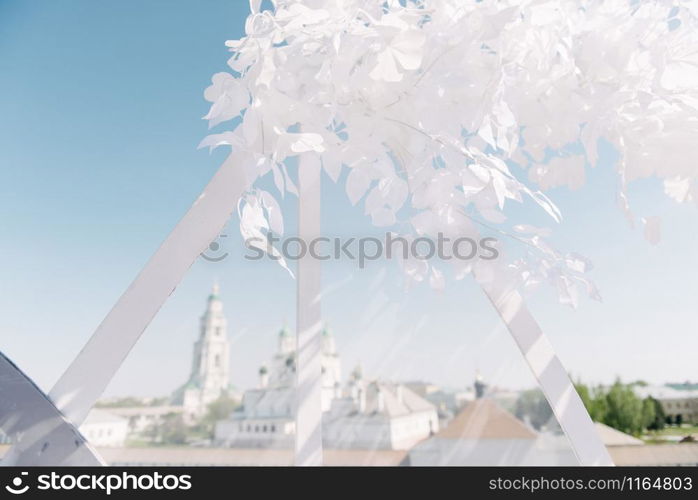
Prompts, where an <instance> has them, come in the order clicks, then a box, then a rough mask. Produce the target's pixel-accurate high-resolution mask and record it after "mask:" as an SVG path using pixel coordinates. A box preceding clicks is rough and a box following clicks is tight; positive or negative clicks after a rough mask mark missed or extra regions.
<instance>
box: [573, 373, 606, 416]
mask: <svg viewBox="0 0 698 500" xmlns="http://www.w3.org/2000/svg"><path fill="white" fill-rule="evenodd" d="M574 386H575V388H576V389H577V393H578V394H579V397H580V399H581V400H582V403H584V407H585V408H586V409H587V411H588V412H589V416H590V417H591V419H592V420H593V421H594V422H603V421H604V418H605V417H606V411H607V409H608V405H607V403H606V397H605V393H604V391H603V389H602V388H601V387H597V388H595V389H589V387H587V386H586V385H584V384H582V383H581V382H577V383H576V384H575V385H574Z"/></svg>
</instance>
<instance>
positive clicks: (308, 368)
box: [295, 153, 322, 466]
mask: <svg viewBox="0 0 698 500" xmlns="http://www.w3.org/2000/svg"><path fill="white" fill-rule="evenodd" d="M320 181H321V179H320V159H319V158H318V156H317V155H315V154H312V153H305V154H302V155H300V157H299V159H298V184H299V186H298V237H299V238H300V239H301V241H303V242H305V243H306V245H309V244H310V242H311V241H312V240H313V238H317V237H319V236H320ZM321 269H322V263H321V262H320V261H319V260H317V259H315V258H313V257H312V256H311V255H310V254H309V253H307V254H306V255H305V257H303V258H301V259H299V260H298V273H297V280H298V281H297V287H298V288H297V297H296V300H297V301H298V302H297V309H296V322H297V331H298V336H297V342H298V345H297V351H296V352H297V354H296V357H297V362H296V370H297V371H296V377H297V378H296V442H295V444H296V446H295V448H296V450H295V464H296V465H306V466H308V465H322V358H321V354H322V353H321V350H322V333H321V330H322V324H321V322H322V317H321V310H320V293H321V287H322V281H321Z"/></svg>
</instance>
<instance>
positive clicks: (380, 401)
mask: <svg viewBox="0 0 698 500" xmlns="http://www.w3.org/2000/svg"><path fill="white" fill-rule="evenodd" d="M295 349H296V338H295V336H294V335H292V334H291V333H290V332H289V330H288V329H287V328H283V329H282V330H281V331H280V332H279V334H278V350H277V353H276V354H275V355H274V357H273V358H272V360H271V363H270V366H266V365H265V366H262V367H261V368H260V370H259V387H258V388H256V389H252V390H248V391H246V392H245V393H244V395H243V398H242V406H241V407H240V408H239V409H238V410H237V411H235V412H233V414H232V415H231V416H230V417H229V418H228V419H226V420H222V421H219V422H218V423H217V424H216V429H215V443H216V444H217V445H219V446H229V447H236V448H268V449H272V448H276V449H280V448H292V447H293V442H294V438H295V389H294V386H295V378H296V360H295ZM321 364H322V410H323V412H324V413H323V440H324V444H325V447H327V448H337V449H346V448H353V449H388V450H403V449H408V448H410V447H412V446H413V445H414V444H415V443H417V442H419V441H421V440H422V439H425V438H428V437H429V436H431V435H433V434H434V433H436V432H438V429H439V420H438V416H437V412H436V407H435V406H434V405H433V404H431V403H429V402H428V401H427V400H425V399H424V398H422V397H420V396H419V395H417V394H416V393H415V392H413V391H412V390H410V389H408V388H407V387H406V386H404V385H402V384H392V383H384V382H378V381H366V380H364V379H363V376H362V374H361V370H360V369H357V370H354V372H353V374H352V377H351V380H350V382H349V383H348V384H347V386H346V387H345V388H344V389H342V384H341V362H340V358H339V354H338V353H337V350H336V345H335V339H334V336H333V335H332V332H331V331H330V330H329V329H327V328H324V329H323V332H322V363H321Z"/></svg>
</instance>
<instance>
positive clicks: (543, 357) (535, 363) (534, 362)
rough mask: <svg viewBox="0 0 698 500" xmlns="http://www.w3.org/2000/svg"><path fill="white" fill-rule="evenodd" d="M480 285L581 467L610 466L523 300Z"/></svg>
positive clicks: (500, 288) (513, 293) (512, 292)
mask: <svg viewBox="0 0 698 500" xmlns="http://www.w3.org/2000/svg"><path fill="white" fill-rule="evenodd" d="M481 285H482V289H483V290H484V292H485V294H486V295H487V297H488V298H489V299H490V302H492V305H494V307H495V309H496V310H497V312H498V313H499V315H500V316H501V318H502V320H504V322H505V323H506V325H507V328H508V329H509V332H510V333H511V335H512V336H513V337H514V340H515V341H516V344H517V345H518V346H519V349H520V350H521V353H522V354H523V355H524V357H525V358H526V361H527V362H528V365H529V367H530V368H531V371H532V372H533V374H534V375H535V377H536V379H538V383H539V385H540V388H541V390H542V391H543V394H545V397H546V399H547V400H548V402H549V403H550V406H551V407H552V409H553V413H554V414H555V417H556V418H557V420H558V422H559V423H560V427H562V430H563V431H564V432H565V434H566V435H567V439H569V441H570V444H571V445H572V449H573V451H574V453H575V455H576V456H577V459H578V460H579V463H580V465H613V460H612V459H611V456H610V455H609V453H608V450H607V449H606V447H605V446H604V444H603V442H602V441H601V439H600V438H599V435H598V434H597V432H596V428H595V427H594V423H593V422H592V421H591V418H590V417H589V413H588V412H587V411H586V408H584V404H583V403H582V400H581V398H580V397H579V394H577V391H576V390H575V388H574V385H573V384H572V381H571V380H570V378H569V376H568V374H567V371H566V370H565V368H564V366H562V363H561V362H560V360H559V359H558V357H557V355H556V354H555V351H554V349H553V346H552V344H551V343H550V341H549V340H548V338H547V337H546V336H545V334H544V333H543V331H542V330H541V328H540V326H539V325H538V323H537V322H536V320H535V319H534V318H533V316H532V315H531V313H530V311H529V310H528V308H527V307H526V305H525V304H524V300H523V297H521V295H520V294H519V292H518V291H516V290H515V289H512V288H508V287H506V286H495V285H491V284H482V283H481Z"/></svg>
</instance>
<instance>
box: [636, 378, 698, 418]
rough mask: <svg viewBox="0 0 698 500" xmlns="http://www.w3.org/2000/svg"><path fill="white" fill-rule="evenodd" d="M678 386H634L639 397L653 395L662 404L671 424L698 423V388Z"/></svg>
mask: <svg viewBox="0 0 698 500" xmlns="http://www.w3.org/2000/svg"><path fill="white" fill-rule="evenodd" d="M675 387H676V386H673V387H669V386H666V385H647V386H634V390H635V393H636V394H637V395H638V397H641V398H646V397H648V396H651V397H653V398H654V399H656V400H657V401H659V403H660V404H661V405H662V410H664V414H665V415H666V417H667V422H668V423H670V424H676V423H684V424H698V390H691V389H676V388H675Z"/></svg>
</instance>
